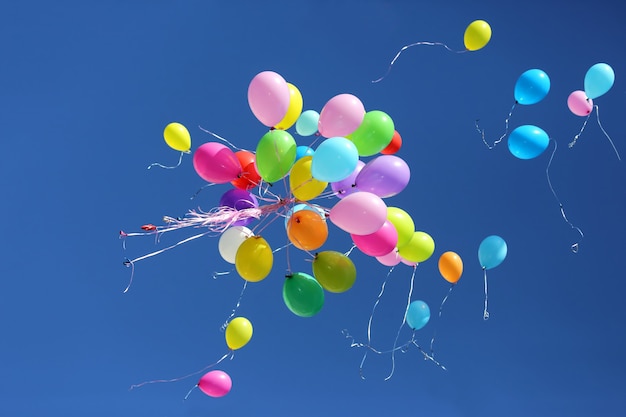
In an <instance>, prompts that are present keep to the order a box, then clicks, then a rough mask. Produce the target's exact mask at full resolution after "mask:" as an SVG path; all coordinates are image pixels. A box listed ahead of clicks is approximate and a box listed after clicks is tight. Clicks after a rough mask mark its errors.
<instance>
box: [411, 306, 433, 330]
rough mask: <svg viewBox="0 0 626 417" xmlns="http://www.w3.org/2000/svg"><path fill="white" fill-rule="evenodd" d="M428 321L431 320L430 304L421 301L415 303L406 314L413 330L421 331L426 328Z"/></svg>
mask: <svg viewBox="0 0 626 417" xmlns="http://www.w3.org/2000/svg"><path fill="white" fill-rule="evenodd" d="M428 320H430V308H428V304H426V303H425V302H423V301H421V300H416V301H413V302H412V303H411V304H410V305H409V309H408V310H407V312H406V322H407V323H408V324H409V327H410V328H411V329H413V330H419V329H421V328H422V327H424V326H426V323H428Z"/></svg>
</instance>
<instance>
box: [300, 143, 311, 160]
mask: <svg viewBox="0 0 626 417" xmlns="http://www.w3.org/2000/svg"><path fill="white" fill-rule="evenodd" d="M314 153H315V151H314V150H313V148H310V147H308V146H304V145H302V146H298V147H297V148H296V161H297V160H298V159H300V158H302V157H305V156H313V154H314Z"/></svg>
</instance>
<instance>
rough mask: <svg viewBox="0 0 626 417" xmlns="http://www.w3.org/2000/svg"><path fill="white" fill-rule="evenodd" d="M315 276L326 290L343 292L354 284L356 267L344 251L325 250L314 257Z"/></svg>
mask: <svg viewBox="0 0 626 417" xmlns="http://www.w3.org/2000/svg"><path fill="white" fill-rule="evenodd" d="M313 276H314V277H315V279H316V280H317V282H319V283H320V285H321V286H322V288H324V289H325V290H326V291H329V292H332V293H342V292H345V291H348V290H349V289H350V288H352V286H353V285H354V282H355V281H356V267H355V266H354V263H353V262H352V260H350V258H348V257H347V256H346V255H344V254H343V253H341V252H335V251H324V252H320V253H317V254H316V255H315V259H313Z"/></svg>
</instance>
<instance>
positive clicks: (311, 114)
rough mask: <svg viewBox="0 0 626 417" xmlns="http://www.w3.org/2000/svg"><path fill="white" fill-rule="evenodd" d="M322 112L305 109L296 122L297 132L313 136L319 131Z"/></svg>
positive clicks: (301, 134)
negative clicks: (318, 126)
mask: <svg viewBox="0 0 626 417" xmlns="http://www.w3.org/2000/svg"><path fill="white" fill-rule="evenodd" d="M319 120H320V114H319V113H318V112H316V111H315V110H306V111H303V112H302V114H301V115H300V117H298V121H297V122H296V132H298V135H300V136H311V135H313V134H315V133H316V132H317V124H318V123H319Z"/></svg>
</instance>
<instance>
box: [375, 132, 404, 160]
mask: <svg viewBox="0 0 626 417" xmlns="http://www.w3.org/2000/svg"><path fill="white" fill-rule="evenodd" d="M401 147H402V136H400V134H399V133H398V131H397V130H394V132H393V136H392V137H391V142H389V145H387V147H385V149H383V150H382V151H380V153H382V154H383V155H393V154H394V153H396V152H398V151H399V150H400V148H401Z"/></svg>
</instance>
